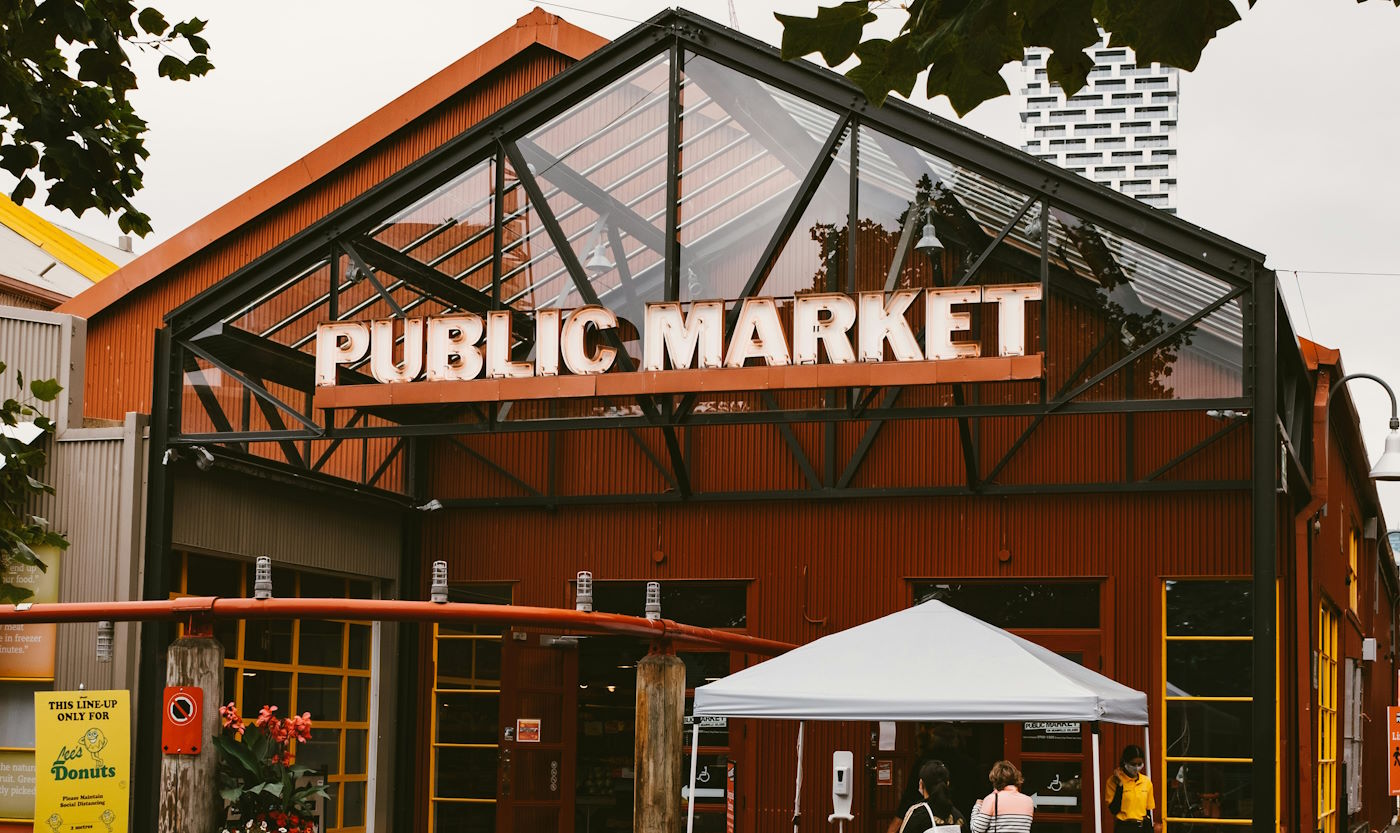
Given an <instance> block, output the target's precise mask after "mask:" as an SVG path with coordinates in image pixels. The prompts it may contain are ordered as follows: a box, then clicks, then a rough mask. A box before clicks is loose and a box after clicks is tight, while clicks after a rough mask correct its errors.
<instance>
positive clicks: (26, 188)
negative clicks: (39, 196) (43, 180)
mask: <svg viewBox="0 0 1400 833" xmlns="http://www.w3.org/2000/svg"><path fill="white" fill-rule="evenodd" d="M32 196H34V180H32V179H30V178H29V177H27V176H23V177H20V180H19V182H17V183H15V188H14V190H13V191H11V192H10V199H11V200H14V202H15V204H16V205H19V204H21V203H23V202H24V201H25V200H27V199H29V198H30V197H32Z"/></svg>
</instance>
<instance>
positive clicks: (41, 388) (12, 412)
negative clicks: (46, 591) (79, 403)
mask: <svg viewBox="0 0 1400 833" xmlns="http://www.w3.org/2000/svg"><path fill="white" fill-rule="evenodd" d="M4 372H5V365H4V363H3V362H0V374H3V373H4ZM15 376H16V379H17V380H18V387H19V389H20V396H22V397H24V398H23V399H22V400H21V399H16V398H14V397H8V398H6V399H5V401H4V402H3V403H0V424H3V425H4V426H6V427H7V428H15V427H17V426H20V425H21V424H24V423H33V425H34V427H35V428H37V429H38V430H39V431H40V432H41V433H40V435H39V436H42V435H45V434H52V433H53V422H51V421H50V420H49V418H48V417H46V416H44V415H43V414H42V413H40V412H39V410H38V403H40V402H53V401H54V400H55V399H57V398H58V394H59V393H60V392H62V390H63V388H62V387H61V386H60V385H59V384H58V382H56V381H54V380H53V379H35V380H33V381H31V382H30V383H29V387H28V388H26V387H25V385H24V377H23V376H21V375H19V374H18V373H16V374H15ZM26 394H27V395H26ZM0 457H3V459H4V467H3V468H0V604H18V603H19V602H22V601H24V600H25V599H27V598H29V597H30V596H32V595H34V594H33V592H32V591H30V590H29V589H27V588H24V587H19V586H16V585H14V584H11V583H10V582H8V581H6V580H5V576H6V575H7V573H8V571H9V570H10V568H11V567H12V566H13V565H16V564H18V565H24V566H28V567H37V568H39V569H40V570H45V571H46V570H48V565H46V564H45V563H44V562H43V561H42V560H41V559H40V557H39V553H38V550H43V549H46V548H52V549H57V550H65V549H67V548H68V539H67V538H65V537H63V536H62V535H60V534H59V533H57V532H54V531H53V530H51V529H49V522H48V521H47V520H45V519H44V518H41V517H39V516H38V515H35V514H33V513H32V512H30V511H29V510H30V508H31V507H32V504H33V501H34V499H35V498H36V497H38V496H39V495H42V494H50V495H51V494H53V487H52V486H50V485H48V484H47V483H45V482H43V481H42V480H39V479H38V477H37V475H40V474H42V473H43V470H44V464H45V463H46V462H47V461H48V452H46V451H45V450H44V445H43V443H42V442H40V440H39V439H38V437H37V436H36V437H34V438H33V439H32V440H31V441H29V442H26V441H25V437H24V436H23V435H22V434H21V432H17V431H4V432H2V433H0Z"/></svg>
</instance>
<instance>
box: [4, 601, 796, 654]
mask: <svg viewBox="0 0 1400 833" xmlns="http://www.w3.org/2000/svg"><path fill="white" fill-rule="evenodd" d="M199 618H210V619H376V620H379V621H384V622H459V623H471V624H478V625H524V626H527V627H552V628H564V629H567V630H569V631H570V632H571V633H577V634H596V635H614V636H635V637H639V638H644V639H651V640H658V641H669V642H673V643H679V644H685V645H703V646H707V647H714V648H727V649H729V650H732V651H744V652H747V653H751V654H759V655H762V656H775V655H777V654H781V653H784V652H786V651H790V650H792V649H793V648H795V647H797V646H795V645H791V644H789V643H787V642H778V641H775V640H772V639H761V638H759V637H756V636H747V635H745V634H741V633H731V632H729V631H721V630H714V629H712V628H699V627H695V626H694V625H684V624H681V623H680V622H673V621H671V620H669V619H657V620H651V619H643V618H640V617H637V616H623V615H621V614H617V613H582V612H580V611H576V610H561V609H559V608H554V607H524V606H520V605H484V604H466V603H459V602H448V603H447V604H435V603H433V602H423V601H403V600H398V599H262V600H259V599H246V598H234V599H224V598H218V597H215V596H194V597H185V598H180V599H166V600H155V601H135V602H57V603H54V604H34V605H27V606H26V605H23V604H21V605H0V625H23V624H39V623H47V622H98V621H102V620H110V621H116V622H152V621H184V620H189V619H199Z"/></svg>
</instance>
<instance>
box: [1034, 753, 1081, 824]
mask: <svg viewBox="0 0 1400 833" xmlns="http://www.w3.org/2000/svg"><path fill="white" fill-rule="evenodd" d="M1021 774H1022V775H1023V776H1025V779H1026V783H1025V787H1024V791H1025V792H1026V793H1028V794H1030V795H1033V796H1035V812H1036V815H1040V814H1041V813H1077V812H1079V811H1080V809H1082V807H1081V804H1080V783H1081V765H1080V763H1079V762H1078V761H1023V762H1022V763H1021Z"/></svg>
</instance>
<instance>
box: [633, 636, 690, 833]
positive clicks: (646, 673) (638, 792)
mask: <svg viewBox="0 0 1400 833" xmlns="http://www.w3.org/2000/svg"><path fill="white" fill-rule="evenodd" d="M684 717H685V663H684V662H682V661H681V659H680V657H677V656H676V655H675V654H657V653H653V654H648V655H647V656H646V657H645V658H643V659H642V660H641V661H640V662H638V663H637V724H636V738H637V740H636V758H637V759H636V768H635V769H636V781H635V782H634V787H633V789H634V793H633V796H632V799H633V807H634V808H635V809H634V811H633V813H634V814H633V827H632V829H633V830H634V831H635V833H677V831H679V830H680V824H681V785H682V783H683V779H682V774H681V754H682V752H683V750H684V746H683V741H682V738H683V732H682V725H681V724H682V723H683V722H684Z"/></svg>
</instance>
